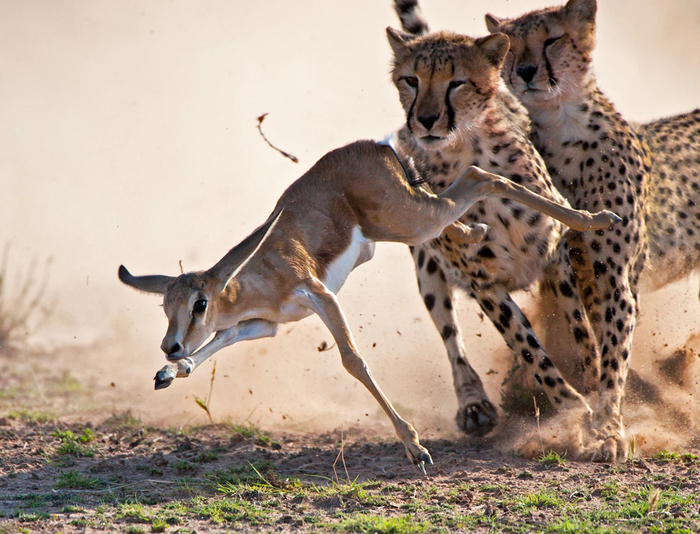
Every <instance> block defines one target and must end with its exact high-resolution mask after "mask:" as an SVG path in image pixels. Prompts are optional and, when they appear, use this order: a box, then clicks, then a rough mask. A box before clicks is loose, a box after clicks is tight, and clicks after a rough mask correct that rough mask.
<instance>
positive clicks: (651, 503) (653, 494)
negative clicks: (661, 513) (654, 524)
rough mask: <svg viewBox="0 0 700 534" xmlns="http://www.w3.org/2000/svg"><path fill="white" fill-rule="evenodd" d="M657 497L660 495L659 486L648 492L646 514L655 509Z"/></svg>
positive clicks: (657, 501) (657, 502)
mask: <svg viewBox="0 0 700 534" xmlns="http://www.w3.org/2000/svg"><path fill="white" fill-rule="evenodd" d="M659 497H661V490H660V489H659V488H656V489H655V490H654V491H652V492H651V493H649V510H647V515H649V514H651V513H653V512H654V511H655V510H656V506H657V505H658V504H659Z"/></svg>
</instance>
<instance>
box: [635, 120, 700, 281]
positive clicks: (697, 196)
mask: <svg viewBox="0 0 700 534" xmlns="http://www.w3.org/2000/svg"><path fill="white" fill-rule="evenodd" d="M636 130H637V133H638V134H639V135H640V136H641V138H642V140H643V141H645V142H646V143H647V145H648V146H649V150H650V153H651V157H652V166H651V169H652V170H651V179H650V183H649V213H648V217H647V236H648V239H649V258H648V260H647V265H646V267H645V273H646V274H645V276H643V279H644V284H643V285H644V286H645V287H648V288H649V289H652V290H654V289H659V288H661V287H663V286H665V285H667V284H670V283H671V282H675V281H676V280H680V279H682V278H684V277H685V276H687V275H688V274H690V273H691V272H693V271H695V270H697V269H698V268H699V267H700V109H696V110H695V111H692V112H690V113H684V114H681V115H676V116H674V117H668V118H665V119H659V120H656V121H653V122H650V123H647V124H642V125H639V126H637V127H636Z"/></svg>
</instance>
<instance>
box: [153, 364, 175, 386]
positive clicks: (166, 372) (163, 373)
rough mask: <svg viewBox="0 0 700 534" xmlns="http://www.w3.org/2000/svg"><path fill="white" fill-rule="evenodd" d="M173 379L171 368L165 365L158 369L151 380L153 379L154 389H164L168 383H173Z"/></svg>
mask: <svg viewBox="0 0 700 534" xmlns="http://www.w3.org/2000/svg"><path fill="white" fill-rule="evenodd" d="M174 379H175V376H174V373H173V372H172V370H171V369H170V368H169V367H168V366H167V365H166V366H165V367H164V368H163V369H161V370H160V371H158V372H157V373H156V376H155V378H154V379H153V380H155V383H156V384H155V389H156V391H157V390H159V389H165V388H167V387H168V386H169V385H170V384H172V383H173V380H174Z"/></svg>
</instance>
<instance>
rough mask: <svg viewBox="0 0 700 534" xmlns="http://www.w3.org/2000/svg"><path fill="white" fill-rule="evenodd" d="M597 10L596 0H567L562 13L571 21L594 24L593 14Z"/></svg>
mask: <svg viewBox="0 0 700 534" xmlns="http://www.w3.org/2000/svg"><path fill="white" fill-rule="evenodd" d="M597 10H598V4H597V3H596V0H569V1H568V2H567V3H566V5H565V6H564V11H565V12H566V14H567V15H568V16H569V17H571V18H572V19H574V20H576V21H579V22H588V23H591V24H595V14H596V11H597Z"/></svg>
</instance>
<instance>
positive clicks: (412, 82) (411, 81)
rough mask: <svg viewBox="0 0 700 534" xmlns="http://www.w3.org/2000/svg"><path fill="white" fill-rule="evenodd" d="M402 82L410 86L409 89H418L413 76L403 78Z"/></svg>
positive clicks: (416, 79)
mask: <svg viewBox="0 0 700 534" xmlns="http://www.w3.org/2000/svg"><path fill="white" fill-rule="evenodd" d="M404 81H405V82H406V83H407V84H408V85H409V86H410V87H418V78H416V77H415V76H406V77H405V78H404Z"/></svg>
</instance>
